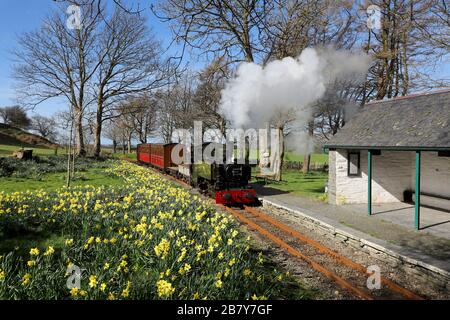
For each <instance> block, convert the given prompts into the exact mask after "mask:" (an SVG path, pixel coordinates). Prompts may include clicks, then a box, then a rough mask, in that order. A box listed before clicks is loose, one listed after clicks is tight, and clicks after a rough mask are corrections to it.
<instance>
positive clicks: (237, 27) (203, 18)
mask: <svg viewBox="0 0 450 320" xmlns="http://www.w3.org/2000/svg"><path fill="white" fill-rule="evenodd" d="M271 6H272V1H266V0H245V1H238V0H213V1H203V0H167V1H159V2H158V5H157V6H156V7H155V8H154V12H155V14H156V15H157V16H158V17H159V18H161V20H162V21H165V22H169V23H170V24H171V29H172V32H173V34H174V40H175V41H177V42H182V43H183V44H184V46H188V47H190V48H194V49H199V50H200V52H201V53H203V54H205V55H208V56H209V55H212V56H213V57H222V56H226V58H227V62H238V61H243V60H245V61H250V62H253V61H256V60H257V56H258V55H259V54H260V53H261V52H263V51H264V47H263V46H262V43H261V42H260V41H259V34H260V33H261V32H263V30H264V27H265V22H266V19H267V14H268V13H269V12H270V7H271Z"/></svg>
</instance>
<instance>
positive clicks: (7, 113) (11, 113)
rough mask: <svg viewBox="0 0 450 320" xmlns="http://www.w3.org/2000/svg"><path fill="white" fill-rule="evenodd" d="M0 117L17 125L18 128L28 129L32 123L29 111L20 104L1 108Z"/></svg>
mask: <svg viewBox="0 0 450 320" xmlns="http://www.w3.org/2000/svg"><path fill="white" fill-rule="evenodd" d="M0 117H1V118H2V120H3V123H5V124H9V125H12V126H15V127H17V128H22V129H27V128H29V127H30V125H31V120H30V118H28V115H27V112H26V111H25V109H24V108H22V107H20V106H12V107H3V108H0Z"/></svg>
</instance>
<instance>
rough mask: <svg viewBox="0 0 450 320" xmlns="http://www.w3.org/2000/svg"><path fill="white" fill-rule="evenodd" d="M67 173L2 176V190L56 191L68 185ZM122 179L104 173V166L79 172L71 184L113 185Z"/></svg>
mask: <svg viewBox="0 0 450 320" xmlns="http://www.w3.org/2000/svg"><path fill="white" fill-rule="evenodd" d="M66 177H67V175H66V173H47V174H44V175H43V176H42V178H39V180H36V179H35V178H29V179H27V178H13V177H7V178H0V191H4V192H16V191H27V190H29V191H34V190H40V189H44V190H46V191H55V190H57V189H59V188H62V187H64V186H66ZM122 183H123V181H122V179H120V178H118V177H113V176H110V175H107V174H105V173H104V169H102V168H92V169H88V170H87V171H85V172H77V173H76V174H75V179H74V180H72V181H71V186H84V185H90V186H95V187H98V186H107V185H108V186H113V185H120V184H122Z"/></svg>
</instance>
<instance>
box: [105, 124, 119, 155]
mask: <svg viewBox="0 0 450 320" xmlns="http://www.w3.org/2000/svg"><path fill="white" fill-rule="evenodd" d="M104 129H105V130H103V135H104V137H105V138H107V139H109V140H111V141H112V145H113V153H117V145H118V144H119V142H120V141H121V139H122V136H123V133H122V131H121V129H120V128H119V127H118V125H117V124H116V123H115V122H113V121H112V120H111V121H108V122H106V125H105V128H104Z"/></svg>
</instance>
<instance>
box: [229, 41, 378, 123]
mask: <svg viewBox="0 0 450 320" xmlns="http://www.w3.org/2000/svg"><path fill="white" fill-rule="evenodd" d="M369 62H370V59H369V57H368V56H367V55H365V54H353V53H350V52H348V51H337V50H333V49H313V48H307V49H305V50H303V52H302V53H301V54H300V56H298V57H297V58H291V57H288V58H284V59H282V60H275V61H271V62H269V63H268V64H267V65H265V66H260V65H258V64H255V63H243V64H241V65H240V66H239V68H238V70H237V73H236V76H235V77H234V78H233V79H231V80H230V81H229V82H228V84H227V85H226V87H225V88H224V90H222V98H221V103H220V110H221V113H222V114H223V115H224V116H225V117H226V118H227V119H228V120H229V121H230V122H231V123H232V125H233V127H234V128H246V127H254V128H260V127H262V126H263V125H264V123H266V122H268V121H270V120H273V119H274V118H275V119H278V120H279V121H283V120H287V118H291V117H292V118H295V121H296V122H297V125H299V126H302V125H305V124H306V123H307V122H308V121H309V120H310V118H311V115H312V110H311V106H312V105H313V104H314V103H315V102H317V101H318V100H319V99H320V98H322V97H323V95H324V94H325V92H326V89H327V86H328V85H329V84H331V83H333V82H334V81H336V80H339V79H341V78H345V77H350V76H351V77H355V75H362V74H365V72H366V71H367V69H368V66H369ZM283 117H285V118H286V119H283Z"/></svg>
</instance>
